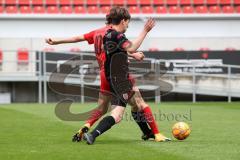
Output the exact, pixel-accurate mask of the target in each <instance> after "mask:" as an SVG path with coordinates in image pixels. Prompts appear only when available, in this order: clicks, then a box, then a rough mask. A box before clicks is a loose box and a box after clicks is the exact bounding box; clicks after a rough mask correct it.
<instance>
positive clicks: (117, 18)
mask: <svg viewBox="0 0 240 160" xmlns="http://www.w3.org/2000/svg"><path fill="white" fill-rule="evenodd" d="M123 19H124V20H130V19H131V16H130V14H129V12H128V10H127V9H126V8H124V7H119V6H117V7H113V8H111V10H110V12H109V14H107V15H106V23H107V24H114V25H118V24H119V23H120V22H121V20H123Z"/></svg>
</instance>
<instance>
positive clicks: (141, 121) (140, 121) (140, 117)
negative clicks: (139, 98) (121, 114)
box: [132, 112, 152, 135]
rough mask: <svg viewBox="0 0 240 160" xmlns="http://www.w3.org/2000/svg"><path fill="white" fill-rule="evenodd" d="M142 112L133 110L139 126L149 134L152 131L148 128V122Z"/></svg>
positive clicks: (144, 132)
mask: <svg viewBox="0 0 240 160" xmlns="http://www.w3.org/2000/svg"><path fill="white" fill-rule="evenodd" d="M143 114H144V113H142V112H132V117H133V119H134V120H135V122H136V123H137V124H138V126H139V128H140V129H141V131H142V132H143V134H145V135H149V134H150V133H151V132H152V131H151V129H149V128H148V124H147V122H146V120H145V117H144V115H143Z"/></svg>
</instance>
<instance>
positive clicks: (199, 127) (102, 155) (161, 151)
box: [0, 102, 240, 160]
mask: <svg viewBox="0 0 240 160" xmlns="http://www.w3.org/2000/svg"><path fill="white" fill-rule="evenodd" d="M150 105H151V107H152V109H153V111H154V112H155V113H157V114H156V118H157V120H158V124H159V127H160V130H161V131H162V132H163V133H164V134H165V135H166V136H168V137H171V138H172V135H171V126H172V125H173V124H174V123H175V122H176V120H173V115H174V117H175V118H177V114H179V115H181V117H179V116H178V119H179V120H184V121H186V122H187V123H188V124H190V126H191V128H192V133H191V135H190V137H189V138H188V139H186V140H184V141H178V140H174V141H172V142H167V143H156V142H154V141H142V140H141V139H140V137H141V133H140V131H139V129H138V127H137V125H136V124H135V123H134V122H133V121H131V120H130V110H129V107H128V111H127V113H128V114H127V115H125V118H124V120H123V121H122V122H121V123H120V124H119V125H117V126H114V127H113V128H112V129H111V130H110V131H109V132H107V133H105V134H104V135H102V136H100V137H99V138H98V139H97V141H96V143H95V144H94V145H91V146H89V145H86V143H84V142H80V143H72V142H71V138H72V135H73V133H75V132H76V131H77V130H78V128H79V127H80V126H81V125H82V124H83V122H64V121H61V120H59V119H58V118H57V117H56V116H55V114H54V107H55V104H47V105H40V104H11V105H0V127H1V128H0V157H1V159H4V160H6V159H11V160H14V159H21V160H24V159H35V160H38V159H51V160H53V159H58V160H61V159H64V160H66V159H87V160H92V159H94V160H96V159H97V160H101V159H104V160H110V159H117V160H122V159H124V160H126V159H131V160H134V159H151V160H154V159H158V160H164V159H167V160H183V159H184V160H186V159H187V160H203V159H214V160H221V159H222V160H225V159H231V160H234V159H236V160H237V159H239V157H240V138H239V137H240V125H239V122H240V116H239V115H240V103H231V104H228V103H214V102H212V103H196V104H192V103H162V104H160V105H156V104H153V103H150ZM94 106H95V104H92V103H89V104H88V103H86V104H74V105H73V107H72V111H73V112H78V111H81V112H83V111H84V110H88V109H89V108H91V107H94ZM159 110H160V111H161V113H162V116H161V117H160V115H159V114H158V113H159V112H160V111H159ZM163 114H165V115H166V116H167V117H165V119H164V117H163Z"/></svg>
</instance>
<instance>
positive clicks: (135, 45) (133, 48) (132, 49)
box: [126, 18, 155, 53]
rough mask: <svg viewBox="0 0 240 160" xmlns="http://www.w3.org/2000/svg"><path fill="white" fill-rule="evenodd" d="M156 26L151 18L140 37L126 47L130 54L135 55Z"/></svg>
mask: <svg viewBox="0 0 240 160" xmlns="http://www.w3.org/2000/svg"><path fill="white" fill-rule="evenodd" d="M154 26H155V20H154V19H153V18H149V19H148V20H147V22H146V23H145V25H144V28H143V31H142V32H141V33H140V34H139V36H138V37H137V38H136V39H135V40H134V41H132V42H131V43H130V44H129V45H128V46H126V50H127V51H128V52H130V53H134V52H136V51H137V49H138V48H139V47H140V46H141V44H142V42H143V40H144V39H145V37H146V35H147V34H148V32H150V31H151V29H152V28H153V27H154Z"/></svg>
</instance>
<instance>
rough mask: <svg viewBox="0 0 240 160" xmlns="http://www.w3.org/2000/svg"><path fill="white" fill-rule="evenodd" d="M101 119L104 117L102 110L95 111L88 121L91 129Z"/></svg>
mask: <svg viewBox="0 0 240 160" xmlns="http://www.w3.org/2000/svg"><path fill="white" fill-rule="evenodd" d="M101 117H102V110H101V109H95V110H94V111H92V113H91V115H90V117H89V118H88V120H86V123H89V124H90V127H91V126H92V125H93V124H94V123H95V122H96V121H97V120H98V119H99V118H101Z"/></svg>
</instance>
